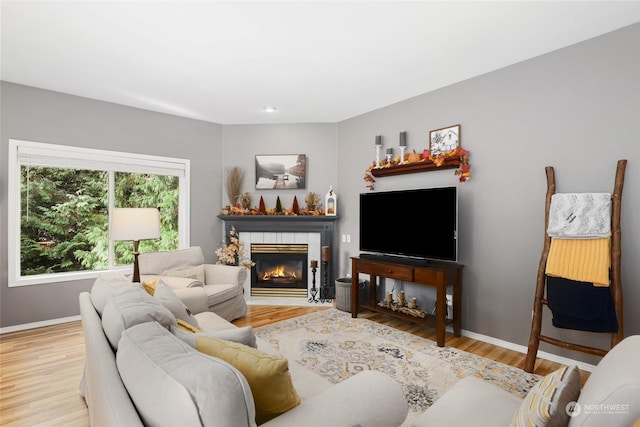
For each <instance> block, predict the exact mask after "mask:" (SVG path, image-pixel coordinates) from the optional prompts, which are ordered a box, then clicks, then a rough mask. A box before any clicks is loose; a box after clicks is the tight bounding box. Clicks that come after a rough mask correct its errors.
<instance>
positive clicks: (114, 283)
mask: <svg viewBox="0 0 640 427" xmlns="http://www.w3.org/2000/svg"><path fill="white" fill-rule="evenodd" d="M131 284H132V283H131V279H127V278H126V277H125V276H124V274H122V273H121V272H119V271H105V272H103V273H100V274H99V275H98V277H97V278H96V281H95V282H94V283H93V286H92V287H91V303H92V304H93V306H94V307H95V309H96V311H97V312H98V315H100V316H102V311H103V310H104V306H105V304H106V303H107V299H108V298H109V295H110V294H111V291H112V290H113V289H115V288H117V287H119V286H131Z"/></svg>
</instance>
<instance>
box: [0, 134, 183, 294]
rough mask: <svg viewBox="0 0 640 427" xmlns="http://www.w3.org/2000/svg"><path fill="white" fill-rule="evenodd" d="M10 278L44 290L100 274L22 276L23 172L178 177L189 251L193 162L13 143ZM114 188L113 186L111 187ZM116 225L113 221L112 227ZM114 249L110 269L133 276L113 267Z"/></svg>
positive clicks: (10, 160) (180, 241)
mask: <svg viewBox="0 0 640 427" xmlns="http://www.w3.org/2000/svg"><path fill="white" fill-rule="evenodd" d="M7 160H8V184H9V185H8V191H7V202H8V203H7V205H8V221H7V225H8V233H7V237H8V245H7V249H8V254H7V255H8V256H7V258H8V264H9V265H8V273H9V280H8V282H9V283H8V285H9V287H14V286H28V285H40V284H45V283H58V282H68V281H74V280H83V279H91V278H96V277H97V276H98V274H100V271H97V270H90V271H78V272H63V273H50V274H36V275H31V276H21V275H20V228H21V226H20V215H21V212H20V206H21V204H20V197H21V192H20V167H21V166H22V165H25V164H31V165H36V166H56V167H63V168H78V169H91V170H104V171H113V172H134V173H149V174H157V175H171V176H177V177H178V178H179V179H178V181H179V183H178V191H179V195H178V249H183V248H188V247H189V245H190V242H189V239H190V224H189V218H190V208H189V206H190V201H189V194H190V186H191V176H190V174H191V172H190V168H191V164H190V160H189V159H179V158H172V157H161V156H152V155H145V154H135V153H125V152H118V151H108V150H99V149H93V148H83V147H72V146H66V145H57V144H48V143H42V142H33V141H22V140H16V139H10V140H9V156H8V159H7ZM110 185H113V183H111V184H110ZM109 205H110V206H109V212H111V211H112V208H113V199H112V198H111V200H110V201H109ZM109 223H111V221H109ZM112 251H113V244H112V242H110V244H109V252H110V253H109V269H121V270H124V272H128V271H129V270H131V269H132V267H131V266H127V267H124V268H123V267H115V266H114V265H113V253H112Z"/></svg>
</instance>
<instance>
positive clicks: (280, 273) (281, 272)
mask: <svg viewBox="0 0 640 427" xmlns="http://www.w3.org/2000/svg"><path fill="white" fill-rule="evenodd" d="M277 277H289V278H293V279H297V278H298V277H297V275H296V273H295V271H286V270H285V268H284V266H282V265H279V266H277V267H276V268H274V269H273V270H271V271H265V273H264V276H262V280H269V279H274V278H277Z"/></svg>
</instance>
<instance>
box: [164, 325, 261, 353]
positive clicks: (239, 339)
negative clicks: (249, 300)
mask: <svg viewBox="0 0 640 427" xmlns="http://www.w3.org/2000/svg"><path fill="white" fill-rule="evenodd" d="M169 330H170V332H171V333H172V334H173V335H175V336H177V337H178V338H180V339H181V340H182V341H184V342H186V343H187V344H189V345H190V346H191V347H193V348H195V347H196V338H197V337H212V338H217V339H220V340H225V341H232V342H235V343H238V344H243V345H246V346H249V347H253V348H256V336H255V334H254V333H253V328H252V327H251V326H244V327H242V328H233V329H222V330H220V331H210V332H205V331H202V330H199V329H198V330H191V331H186V330H184V328H180V323H178V327H175V326H172V327H171V328H170V329H169Z"/></svg>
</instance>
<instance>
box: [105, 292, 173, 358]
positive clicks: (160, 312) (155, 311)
mask: <svg viewBox="0 0 640 427" xmlns="http://www.w3.org/2000/svg"><path fill="white" fill-rule="evenodd" d="M153 321H157V322H159V323H160V324H161V325H162V326H164V327H165V328H167V330H168V329H169V327H170V326H171V325H175V324H176V318H175V317H174V316H173V314H171V312H170V311H169V309H167V308H166V307H165V306H163V305H162V304H161V303H160V302H158V301H156V300H154V299H153V297H152V296H150V295H149V294H148V293H147V292H146V291H145V290H144V289H143V288H142V286H140V285H138V284H133V285H131V286H123V287H118V288H116V289H114V290H113V291H112V292H111V294H110V295H109V298H108V299H107V303H106V304H105V306H104V312H103V313H102V329H103V330H104V333H105V335H106V336H107V338H108V339H109V343H110V344H111V347H112V348H113V349H114V350H117V349H118V341H119V340H120V335H122V332H123V331H124V330H125V329H127V328H130V327H131V326H134V325H137V324H139V323H144V322H153Z"/></svg>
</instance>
